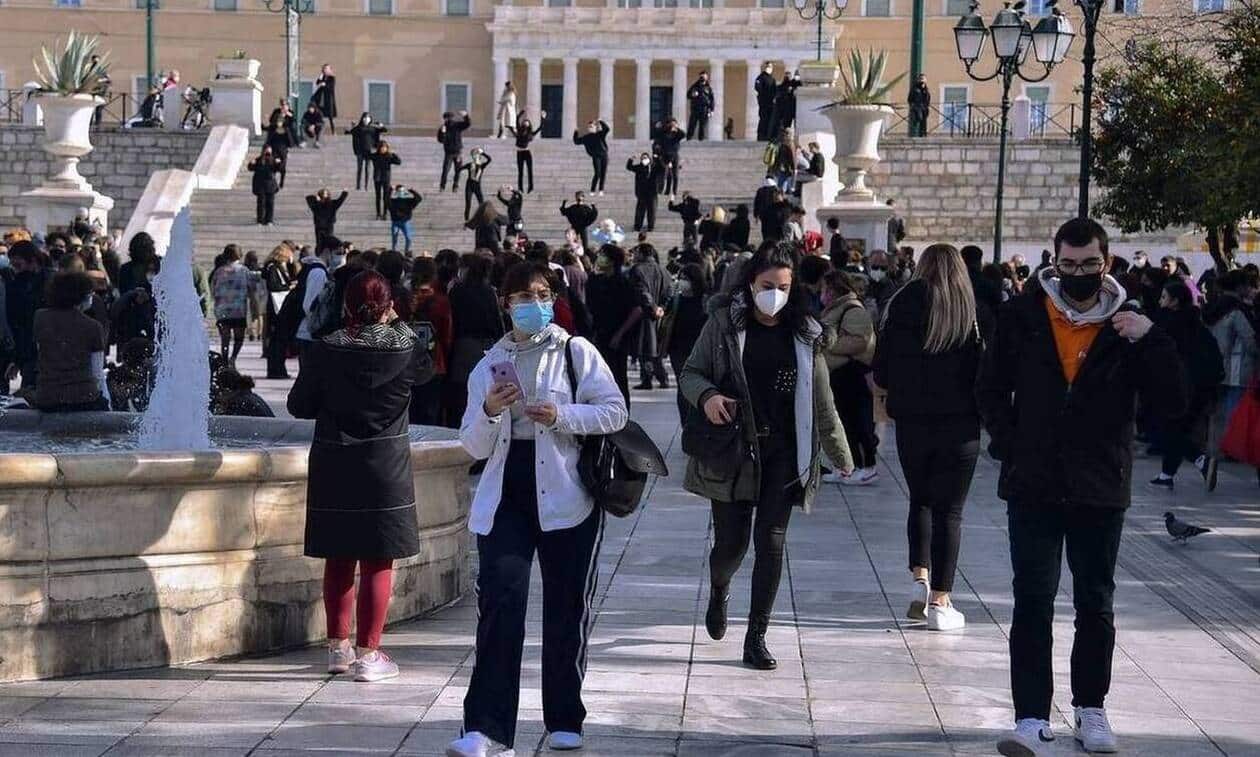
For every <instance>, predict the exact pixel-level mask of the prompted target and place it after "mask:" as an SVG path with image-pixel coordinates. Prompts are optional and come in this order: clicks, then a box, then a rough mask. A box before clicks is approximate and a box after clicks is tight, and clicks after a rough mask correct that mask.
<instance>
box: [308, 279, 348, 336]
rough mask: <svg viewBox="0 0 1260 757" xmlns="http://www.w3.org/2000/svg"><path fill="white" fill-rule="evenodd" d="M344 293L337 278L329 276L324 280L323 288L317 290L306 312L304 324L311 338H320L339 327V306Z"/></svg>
mask: <svg viewBox="0 0 1260 757" xmlns="http://www.w3.org/2000/svg"><path fill="white" fill-rule="evenodd" d="M344 297H345V293H344V292H343V291H342V289H341V285H340V284H338V283H337V280H336V279H334V278H333V277H331V276H329V277H328V279H327V280H325V281H324V288H323V289H321V290H319V294H317V295H315V299H314V300H312V301H311V309H310V311H308V312H307V314H306V326H307V329H308V330H309V331H310V332H311V338H313V339H322V338H323V337H326V336H328V335H329V334H331V333H333V332H334V331H336V330H337V329H339V328H341V306H342V299H343V298H344Z"/></svg>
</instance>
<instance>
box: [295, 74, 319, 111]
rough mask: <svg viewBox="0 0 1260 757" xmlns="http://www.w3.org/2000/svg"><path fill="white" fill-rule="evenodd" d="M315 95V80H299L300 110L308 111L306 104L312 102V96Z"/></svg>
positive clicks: (298, 98)
mask: <svg viewBox="0 0 1260 757" xmlns="http://www.w3.org/2000/svg"><path fill="white" fill-rule="evenodd" d="M314 93H315V80H314V79H298V89H297V100H298V108H299V109H301V110H306V104H307V103H309V102H310V101H311V95H312V94H314Z"/></svg>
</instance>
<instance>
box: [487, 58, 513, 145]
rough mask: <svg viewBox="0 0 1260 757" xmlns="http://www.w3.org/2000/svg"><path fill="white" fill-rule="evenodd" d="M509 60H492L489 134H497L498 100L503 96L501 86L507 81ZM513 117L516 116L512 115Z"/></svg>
mask: <svg viewBox="0 0 1260 757" xmlns="http://www.w3.org/2000/svg"><path fill="white" fill-rule="evenodd" d="M509 62H510V61H509V59H508V58H504V57H498V58H495V59H494V91H493V92H491V93H490V94H491V96H492V99H491V100H490V133H491V134H492V135H493V134H497V133H498V131H499V123H498V118H499V98H500V97H502V96H503V85H505V84H507V81H508V64H509ZM517 107H518V108H519V107H520V101H519V100H518V101H517ZM512 115H513V116H515V115H516V114H515V113H513V114H512Z"/></svg>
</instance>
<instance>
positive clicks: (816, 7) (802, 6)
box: [792, 0, 849, 63]
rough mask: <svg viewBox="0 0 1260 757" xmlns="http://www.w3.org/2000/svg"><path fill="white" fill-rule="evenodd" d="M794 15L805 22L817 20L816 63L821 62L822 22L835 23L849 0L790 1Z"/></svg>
mask: <svg viewBox="0 0 1260 757" xmlns="http://www.w3.org/2000/svg"><path fill="white" fill-rule="evenodd" d="M792 5H793V6H795V8H796V13H797V15H798V16H800V17H801V18H803V19H805V20H806V21H813V20H815V19H817V20H818V61H819V62H820V63H821V62H822V59H823V57H822V48H823V21H835V20H837V19H839V18H840V16H842V15H843V14H844V9H845V8H847V7H848V6H849V0H792Z"/></svg>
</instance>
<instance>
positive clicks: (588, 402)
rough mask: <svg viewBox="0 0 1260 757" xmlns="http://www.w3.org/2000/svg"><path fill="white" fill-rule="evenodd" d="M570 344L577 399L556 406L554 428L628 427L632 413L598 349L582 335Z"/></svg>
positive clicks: (582, 431) (579, 431) (577, 431)
mask: <svg viewBox="0 0 1260 757" xmlns="http://www.w3.org/2000/svg"><path fill="white" fill-rule="evenodd" d="M569 344H570V345H571V348H570V351H571V353H572V355H573V372H574V374H575V375H576V377H577V401H576V402H574V403H573V404H570V405H561V406H560V407H558V408H557V409H556V424H555V426H554V427H553V428H554V429H555V430H556V431H558V432H560V433H562V434H574V435H587V434H611V433H613V432H616V431H620V430H621V429H623V428H625V425H626V421H627V420H629V419H630V412H629V411H628V410H627V409H626V400H625V398H624V397H622V396H621V390H620V389H618V388H617V382H616V381H615V380H614V379H613V375H612V371H611V370H610V369H609V368H608V364H607V363H605V362H604V359H603V358H602V357H600V354H599V350H597V349H595V345H593V344H591V343H590V342H588V341H587V340H585V339H582V338H580V337H574V338H572V339H571V340H570V342H569ZM471 401H472V399H471V397H470V398H469V402H471Z"/></svg>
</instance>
